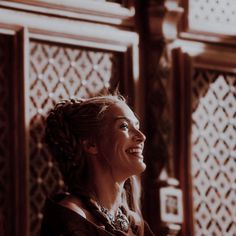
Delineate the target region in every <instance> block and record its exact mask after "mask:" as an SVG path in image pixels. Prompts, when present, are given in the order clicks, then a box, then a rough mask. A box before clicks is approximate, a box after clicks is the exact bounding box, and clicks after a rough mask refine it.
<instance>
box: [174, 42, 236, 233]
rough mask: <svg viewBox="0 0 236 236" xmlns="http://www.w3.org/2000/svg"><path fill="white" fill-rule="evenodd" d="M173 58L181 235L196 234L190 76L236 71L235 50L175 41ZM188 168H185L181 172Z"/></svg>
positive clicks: (175, 146) (176, 168) (175, 158)
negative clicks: (198, 72)
mask: <svg viewBox="0 0 236 236" xmlns="http://www.w3.org/2000/svg"><path fill="white" fill-rule="evenodd" d="M169 52H170V53H171V59H172V66H173V71H172V83H173V87H172V91H173V99H174V101H175V103H174V104H173V107H172V111H173V114H174V130H173V133H174V153H175V156H174V160H175V163H174V165H175V173H177V178H178V179H179V180H180V187H181V189H182V192H183V203H184V205H183V213H184V223H183V227H182V235H194V225H193V202H192V201H193V200H192V175H191V164H192V163H191V119H192V118H191V78H192V72H193V69H194V68H203V69H210V70H218V71H223V72H233V73H236V69H235V68H236V63H235V61H236V50H235V49H234V50H232V48H228V47H224V46H222V45H221V46H219V45H214V46H213V45H209V44H205V43H199V42H189V41H185V40H176V41H175V42H173V44H172V45H169ZM182 170H185V171H182Z"/></svg>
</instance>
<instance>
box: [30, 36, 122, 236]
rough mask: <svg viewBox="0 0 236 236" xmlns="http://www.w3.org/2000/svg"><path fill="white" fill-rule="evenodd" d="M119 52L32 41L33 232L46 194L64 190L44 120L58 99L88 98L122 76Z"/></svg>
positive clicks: (31, 162) (39, 218) (31, 210)
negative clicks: (45, 140)
mask: <svg viewBox="0 0 236 236" xmlns="http://www.w3.org/2000/svg"><path fill="white" fill-rule="evenodd" d="M120 59H121V57H120V54H119V53H115V52H108V51H96V50H94V49H93V50H89V49H85V48H78V47H71V46H65V45H57V44H53V45H50V44H48V43H43V42H37V41H31V42H30V140H29V147H30V196H31V197H30V220H31V222H30V232H31V235H32V236H33V235H37V232H38V231H39V227H40V222H41V219H42V217H43V215H42V212H41V211H42V207H43V204H44V200H45V197H46V196H47V195H50V194H51V193H52V192H54V191H58V190H60V189H63V187H64V183H63V180H62V178H61V175H60V173H59V171H58V169H57V166H56V165H55V162H54V161H53V159H52V157H51V156H50V155H49V153H48V150H47V149H46V147H45V146H44V144H43V132H44V125H43V124H44V119H45V116H46V114H47V112H48V110H49V109H50V108H51V107H52V106H53V105H54V104H55V103H56V102H57V101H59V100H61V99H66V98H69V97H89V96H92V95H96V94H99V93H101V92H102V91H103V90H104V89H107V88H109V86H110V82H111V80H112V81H114V80H116V79H117V78H119V71H121V70H122V69H121V67H120V66H121V64H120V63H121V60H120Z"/></svg>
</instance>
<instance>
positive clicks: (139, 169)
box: [133, 162, 146, 175]
mask: <svg viewBox="0 0 236 236" xmlns="http://www.w3.org/2000/svg"><path fill="white" fill-rule="evenodd" d="M145 169H146V164H145V163H144V162H142V163H139V165H137V166H134V167H133V170H134V175H139V174H141V173H143V172H144V171H145Z"/></svg>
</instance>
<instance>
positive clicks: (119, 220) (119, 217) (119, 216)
mask: <svg viewBox="0 0 236 236" xmlns="http://www.w3.org/2000/svg"><path fill="white" fill-rule="evenodd" d="M99 208H100V210H101V212H102V213H103V214H104V215H105V216H106V218H107V220H108V221H109V223H110V224H111V225H112V226H113V227H114V228H115V229H116V230H121V231H123V232H126V233H127V232H128V230H129V219H128V218H127V216H126V215H125V214H124V213H123V211H122V209H121V207H119V208H118V210H117V212H116V213H115V214H111V213H110V211H109V210H108V209H107V208H105V207H103V206H100V207H99Z"/></svg>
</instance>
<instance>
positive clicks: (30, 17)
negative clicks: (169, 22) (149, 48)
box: [0, 8, 139, 50]
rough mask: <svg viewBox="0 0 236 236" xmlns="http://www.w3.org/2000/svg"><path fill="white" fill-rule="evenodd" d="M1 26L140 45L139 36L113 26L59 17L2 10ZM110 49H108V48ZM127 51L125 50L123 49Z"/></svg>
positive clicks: (110, 43)
mask: <svg viewBox="0 0 236 236" xmlns="http://www.w3.org/2000/svg"><path fill="white" fill-rule="evenodd" d="M0 25H1V26H2V28H5V29H14V30H15V31H17V30H19V29H20V28H21V27H22V26H24V27H28V28H29V32H30V33H38V34H41V35H44V34H49V35H55V36H59V35H60V37H64V38H72V39H73V38H77V39H80V40H83V41H90V42H94V43H97V44H96V45H95V47H97V46H99V43H100V44H107V45H117V46H120V47H122V46H123V47H129V46H131V45H132V44H138V41H139V39H138V35H137V34H136V33H134V32H130V31H125V30H120V29H117V28H115V27H112V26H108V25H102V24H93V23H88V22H82V21H71V20H69V19H61V18H57V17H49V16H39V15H37V14H33V13H26V12H21V11H14V10H9V9H3V8H1V9H0ZM107 49H108V48H107ZM123 50H125V49H123Z"/></svg>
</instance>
